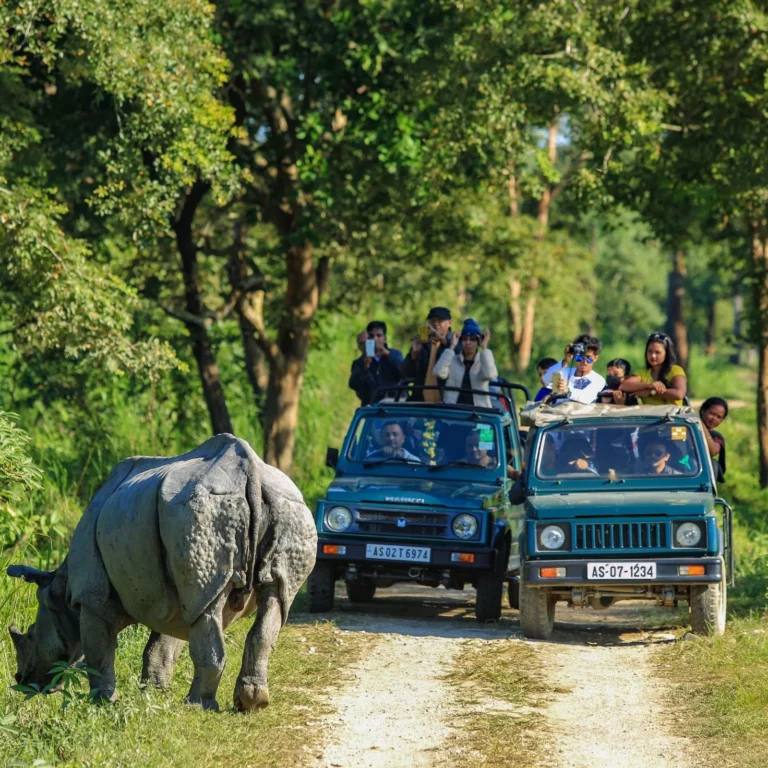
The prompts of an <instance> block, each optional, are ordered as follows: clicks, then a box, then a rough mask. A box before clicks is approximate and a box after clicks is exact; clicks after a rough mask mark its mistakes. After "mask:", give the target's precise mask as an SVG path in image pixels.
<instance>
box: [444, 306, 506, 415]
mask: <svg viewBox="0 0 768 768" xmlns="http://www.w3.org/2000/svg"><path fill="white" fill-rule="evenodd" d="M490 340H491V332H490V331H489V330H487V329H486V330H485V331H481V330H480V326H479V325H478V324H477V323H476V322H475V321H474V320H472V318H468V319H467V320H465V321H464V326H463V327H462V329H461V333H460V334H459V335H458V336H457V335H456V334H454V335H453V339H452V341H451V346H450V349H446V350H445V351H444V352H443V354H442V355H440V359H439V360H438V361H437V364H436V365H435V371H434V372H435V376H437V378H438V379H446V382H445V384H446V386H447V387H461V388H462V389H468V390H469V389H474V390H478V389H479V390H482V391H483V392H488V384H489V383H490V382H491V381H492V380H493V379H495V378H497V377H498V375H499V372H498V371H497V370H496V362H495V361H494V359H493V352H491V350H490V349H488V342H489V341H490ZM459 341H461V352H460V353H459V354H458V355H457V354H456V345H457V344H458V343H459ZM443 402H444V403H463V404H465V405H473V404H474V405H477V406H480V407H483V408H491V407H492V405H491V398H490V396H489V395H480V394H473V393H471V392H451V391H444V392H443Z"/></svg>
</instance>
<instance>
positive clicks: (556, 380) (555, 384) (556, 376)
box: [552, 371, 563, 392]
mask: <svg viewBox="0 0 768 768" xmlns="http://www.w3.org/2000/svg"><path fill="white" fill-rule="evenodd" d="M562 378H563V374H562V373H560V371H555V372H554V373H553V374H552V391H553V392H557V390H558V389H560V379H562Z"/></svg>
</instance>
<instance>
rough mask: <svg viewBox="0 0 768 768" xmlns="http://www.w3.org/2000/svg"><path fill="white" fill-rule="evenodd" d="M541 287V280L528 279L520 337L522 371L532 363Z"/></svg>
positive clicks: (519, 362) (520, 365) (519, 363)
mask: <svg viewBox="0 0 768 768" xmlns="http://www.w3.org/2000/svg"><path fill="white" fill-rule="evenodd" d="M538 288H539V280H538V278H536V277H532V278H531V279H530V280H529V281H528V297H527V299H526V302H525V316H524V319H523V334H522V338H521V339H520V355H519V357H518V365H519V367H520V370H521V371H526V370H528V366H529V365H530V364H531V352H532V350H533V329H534V321H535V319H536V291H537V290H538Z"/></svg>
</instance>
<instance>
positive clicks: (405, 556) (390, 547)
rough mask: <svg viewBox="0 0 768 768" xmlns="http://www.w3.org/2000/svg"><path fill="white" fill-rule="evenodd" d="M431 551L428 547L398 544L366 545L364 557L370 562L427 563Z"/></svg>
mask: <svg viewBox="0 0 768 768" xmlns="http://www.w3.org/2000/svg"><path fill="white" fill-rule="evenodd" d="M431 552H432V550H431V549H430V548H429V547H403V546H400V545H399V544H366V545H365V556H366V557H367V558H368V559H370V560H407V561H408V562H413V563H428V562H429V556H430V554H431Z"/></svg>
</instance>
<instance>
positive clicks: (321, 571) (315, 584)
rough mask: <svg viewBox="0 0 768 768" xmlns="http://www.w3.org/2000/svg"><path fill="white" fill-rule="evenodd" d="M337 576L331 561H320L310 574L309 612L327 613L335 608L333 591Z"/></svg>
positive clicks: (308, 589)
mask: <svg viewBox="0 0 768 768" xmlns="http://www.w3.org/2000/svg"><path fill="white" fill-rule="evenodd" d="M335 584H336V576H335V574H334V572H333V565H332V564H331V563H324V562H321V561H318V562H317V563H315V568H314V570H313V571H312V573H310V574H309V582H308V585H307V592H308V594H309V612H310V613H327V612H328V611H332V610H333V592H334V588H335Z"/></svg>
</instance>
